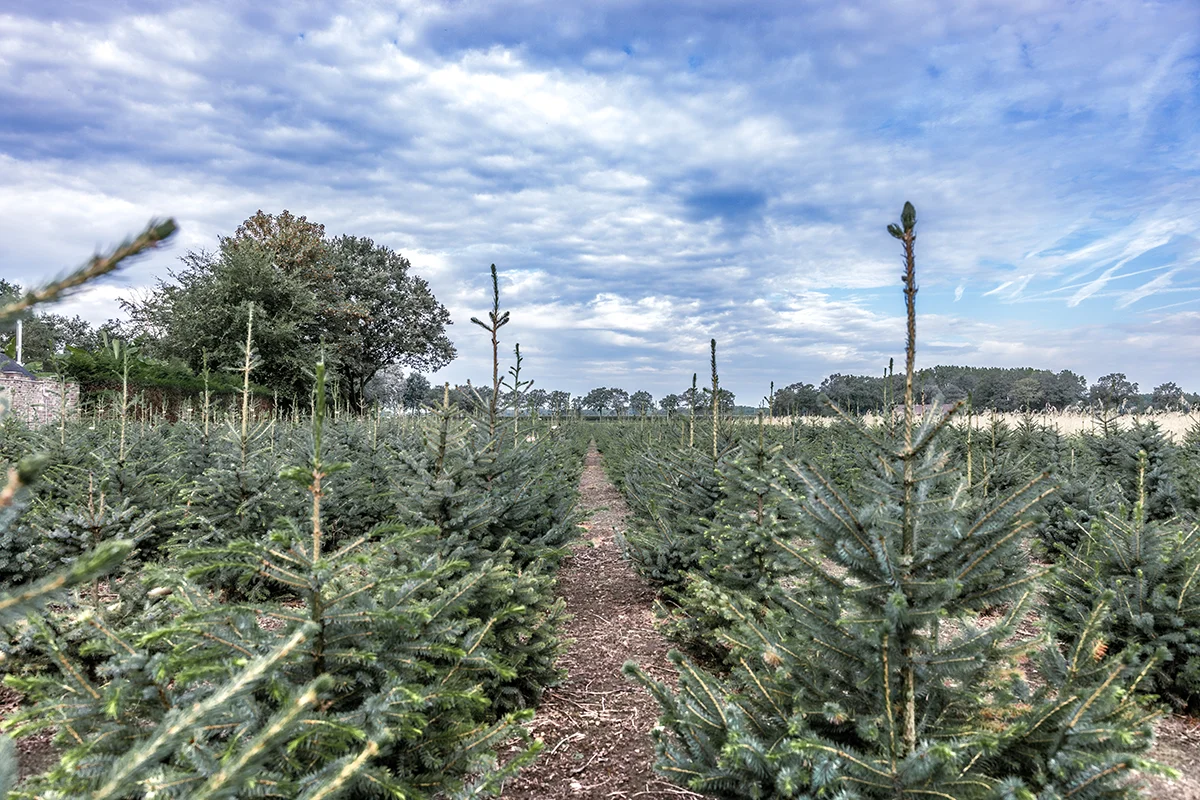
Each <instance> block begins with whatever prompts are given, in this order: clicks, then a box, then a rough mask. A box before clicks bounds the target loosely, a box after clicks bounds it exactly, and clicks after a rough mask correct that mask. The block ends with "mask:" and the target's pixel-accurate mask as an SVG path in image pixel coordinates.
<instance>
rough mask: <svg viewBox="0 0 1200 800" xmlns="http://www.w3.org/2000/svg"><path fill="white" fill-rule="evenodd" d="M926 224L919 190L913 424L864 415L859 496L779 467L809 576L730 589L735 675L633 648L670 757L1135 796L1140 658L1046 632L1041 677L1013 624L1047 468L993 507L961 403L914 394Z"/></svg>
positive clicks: (827, 783)
mask: <svg viewBox="0 0 1200 800" xmlns="http://www.w3.org/2000/svg"><path fill="white" fill-rule="evenodd" d="M915 227H916V212H915V210H914V209H913V207H912V205H911V204H907V203H906V204H905V206H904V210H903V213H902V215H901V224H900V225H889V226H888V230H889V232H890V233H891V235H892V236H893V237H895V238H896V239H898V240H900V241H901V243H902V245H903V248H904V274H903V276H902V280H903V283H904V295H905V301H906V308H907V342H906V364H905V384H904V421H903V424H902V425H901V426H900V427H899V430H898V431H897V432H896V435H895V436H891V435H888V432H887V431H886V430H880V429H874V430H867V429H865V428H861V427H860V428H858V434H857V436H858V437H859V438H860V439H861V440H862V441H861V446H862V447H863V448H864V449H865V450H867V451H868V452H870V454H871V462H870V463H869V464H867V465H864V466H865V468H864V469H863V472H862V475H861V478H860V480H861V481H862V483H863V485H861V486H859V487H857V488H858V492H859V493H861V495H862V497H863V499H862V500H861V501H859V502H854V501H853V500H852V499H851V497H850V496H849V495H848V494H847V492H846V491H845V490H844V488H843V487H842V486H839V485H838V484H837V483H836V482H835V481H833V480H831V479H830V478H828V477H827V476H826V475H824V474H823V473H822V472H821V471H820V470H818V469H817V468H815V467H814V466H813V465H812V464H810V463H800V464H797V465H795V466H794V470H793V472H794V479H795V481H796V484H797V486H798V490H797V491H794V492H793V491H792V490H791V488H790V487H788V486H785V485H784V484H783V483H782V482H780V487H781V492H783V494H784V495H785V499H784V501H783V503H782V504H781V516H782V517H784V518H786V519H788V520H791V521H793V526H794V527H792V529H791V530H789V531H787V532H786V533H782V532H781V533H780V534H778V535H775V536H773V537H772V539H771V541H772V543H773V544H774V546H775V547H776V548H777V550H778V552H779V553H780V554H781V555H782V554H789V555H790V556H791V557H792V558H794V559H795V561H796V563H798V564H800V565H803V566H805V567H806V568H807V572H808V576H807V579H801V580H800V581H798V582H791V581H785V582H781V583H780V584H779V585H777V586H776V587H774V588H773V590H772V591H771V593H770V596H769V598H768V608H767V610H766V613H765V615H764V614H762V613H761V612H757V611H755V610H753V609H750V608H746V607H739V606H738V605H737V600H736V597H735V596H733V595H731V596H730V598H731V601H732V602H733V608H732V611H733V612H734V613H736V612H739V611H740V612H741V616H742V618H743V621H742V623H741V624H740V625H738V626H736V627H735V628H734V629H733V630H732V631H729V632H727V633H725V634H723V636H724V639H725V641H726V643H727V645H728V647H729V648H730V656H729V660H730V661H732V662H733V663H735V664H736V667H735V668H734V669H733V670H732V672H731V673H730V674H729V675H728V677H725V678H718V677H716V676H714V675H711V674H709V673H707V672H705V671H704V670H703V669H701V668H700V667H698V666H697V665H696V664H694V663H693V662H691V661H690V660H688V659H687V658H684V657H683V656H682V655H680V654H678V653H676V654H673V660H674V661H675V663H676V664H677V665H678V667H679V674H680V683H679V689H678V691H677V692H673V691H671V690H670V689H668V688H667V687H666V686H664V685H663V684H661V683H659V682H657V681H654V680H652V679H650V678H648V677H647V676H646V675H645V674H644V673H643V672H642V671H641V670H640V669H638V668H637V667H636V666H635V665H632V664H630V665H628V666H627V669H628V671H629V673H630V674H631V675H632V676H634V677H635V678H636V679H637V680H639V681H640V682H641V683H643V684H644V685H646V686H647V687H648V688H649V689H650V691H651V692H652V693H653V694H654V695H655V696H656V697H657V698H658V700H659V702H660V704H661V706H662V709H663V716H662V719H661V727H660V729H658V732H657V734H656V737H657V743H658V744H657V747H658V756H659V757H658V764H657V767H658V769H659V771H660V772H662V773H663V774H664V775H666V776H668V777H669V778H671V779H673V780H675V781H677V782H679V783H681V784H684V785H686V786H688V787H690V788H691V789H693V790H696V791H700V792H703V793H705V794H710V795H713V796H717V797H727V798H817V797H830V798H835V797H836V798H858V799H862V800H865V798H881V799H882V798H891V799H892V800H902V799H907V800H918V799H920V800H928V799H929V798H940V799H941V800H968V798H988V797H1003V798H1026V799H1031V798H1034V797H1035V796H1036V797H1041V798H1062V797H1072V798H1075V800H1087V799H1088V798H1100V797H1106V798H1107V797H1130V798H1132V797H1134V796H1135V791H1136V790H1135V789H1132V788H1127V787H1128V786H1129V785H1130V783H1131V779H1130V774H1129V770H1130V769H1132V768H1137V767H1145V766H1146V765H1147V762H1145V761H1143V760H1142V759H1141V757H1140V756H1139V755H1138V753H1140V752H1143V751H1144V750H1145V749H1147V748H1148V746H1149V742H1150V727H1149V720H1150V719H1151V718H1152V716H1153V715H1152V714H1147V713H1145V712H1144V711H1143V710H1142V709H1141V708H1140V707H1139V706H1138V704H1137V703H1136V702H1135V701H1134V700H1133V699H1132V698H1131V697H1130V695H1129V694H1128V692H1127V686H1128V684H1129V683H1130V682H1134V681H1136V678H1135V677H1130V674H1131V672H1132V671H1133V665H1132V662H1131V659H1130V658H1129V657H1127V656H1126V655H1120V656H1112V657H1108V658H1106V657H1103V656H1100V657H1099V658H1098V659H1094V658H1093V656H1092V654H1093V653H1096V652H1099V651H1098V650H1097V649H1094V648H1097V644H1098V639H1097V636H1098V631H1096V630H1095V629H1094V626H1093V627H1092V628H1085V630H1084V632H1083V633H1082V634H1081V636H1080V637H1079V639H1078V640H1077V641H1076V643H1075V645H1074V646H1073V647H1072V648H1071V649H1069V651H1068V653H1067V654H1066V655H1065V656H1064V655H1062V654H1060V653H1059V652H1058V651H1057V650H1053V649H1050V650H1047V651H1046V653H1045V657H1044V658H1043V663H1044V664H1045V669H1048V670H1051V673H1050V674H1052V675H1053V680H1052V683H1051V684H1049V685H1047V686H1046V687H1045V688H1044V689H1041V690H1039V691H1037V692H1035V691H1033V690H1032V689H1031V688H1030V687H1029V685H1028V684H1027V683H1026V682H1025V680H1024V678H1023V676H1022V673H1021V672H1020V669H1019V663H1020V659H1021V657H1022V656H1023V655H1024V654H1025V653H1026V652H1027V650H1028V649H1029V648H1028V646H1027V645H1022V644H1017V643H1013V642H1012V641H1011V638H1012V635H1013V633H1014V631H1015V629H1016V626H1017V624H1018V622H1020V621H1021V620H1022V619H1023V618H1024V617H1025V615H1026V613H1027V612H1028V611H1029V608H1030V603H1031V601H1032V599H1033V598H1034V596H1035V590H1036V582H1037V579H1038V578H1039V577H1040V575H1041V573H1040V572H1034V571H1031V570H1030V569H1029V568H1028V560H1027V558H1026V557H1025V556H1024V554H1023V552H1022V551H1021V548H1020V545H1021V543H1022V539H1023V537H1024V536H1025V534H1026V531H1027V530H1028V529H1029V527H1030V525H1031V512H1032V511H1033V510H1034V508H1035V507H1036V505H1037V503H1038V501H1039V500H1040V499H1041V498H1042V497H1044V496H1045V495H1046V494H1047V493H1048V492H1049V490H1048V489H1047V488H1046V487H1045V482H1044V481H1042V480H1041V479H1035V480H1034V481H1032V482H1030V483H1028V484H1027V485H1025V486H1023V487H1020V488H1018V489H1017V490H1016V491H1015V492H1013V493H1011V494H1009V495H1007V496H1001V497H999V498H997V499H995V500H993V502H992V503H990V504H989V505H987V506H982V507H981V506H980V505H979V503H978V502H977V501H976V500H975V499H974V498H972V497H971V496H970V495H969V493H968V492H966V491H965V480H964V479H963V476H962V475H961V474H959V469H958V468H957V466H956V465H955V464H954V463H953V462H952V461H951V453H952V451H951V449H950V448H949V447H948V446H947V445H946V444H945V443H944V441H943V440H944V438H945V437H944V436H943V433H944V431H945V428H946V425H947V423H948V421H949V417H950V415H946V416H941V415H938V414H930V415H928V416H925V417H924V418H923V419H918V417H917V414H916V413H915V409H914V405H915V403H914V387H913V373H914V361H915V356H916V314H915V311H916V307H915V299H916V294H917V285H916V276H915V256H914V245H915ZM952 413H953V412H952ZM789 496H790V500H789V499H788V498H789ZM805 544H810V549H808V550H807V551H806V549H805ZM810 585H812V586H815V587H816V588H815V589H810V588H809V587H810ZM996 607H1001V608H1003V609H1004V614H1003V616H1002V617H1001V618H1000V619H999V620H998V621H996V622H995V623H994V624H991V625H988V624H984V622H983V620H982V619H981V617H982V613H981V612H983V611H984V610H985V609H993V608H996ZM1094 613H1096V614H1099V613H1100V612H1099V611H1096V612H1094Z"/></svg>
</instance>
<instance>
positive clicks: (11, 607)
mask: <svg viewBox="0 0 1200 800" xmlns="http://www.w3.org/2000/svg"><path fill="white" fill-rule="evenodd" d="M175 230H176V227H175V223H174V221H173V220H167V221H166V222H161V223H158V222H152V223H150V225H149V226H148V227H147V228H146V229H145V230H144V231H142V233H141V234H139V235H138V236H137V237H135V238H133V239H130V240H127V241H125V242H123V243H122V244H121V245H120V246H118V247H117V248H115V249H114V250H113V251H112V252H111V253H109V254H107V255H96V256H94V257H93V258H92V259H91V260H89V261H88V263H87V264H85V265H84V266H83V267H81V268H79V269H77V270H75V271H73V272H71V273H69V274H67V275H65V276H64V277H62V278H60V279H58V280H55V281H52V282H50V283H48V284H46V285H45V286H42V287H40V288H37V289H33V290H31V291H29V292H27V293H26V294H25V295H23V296H22V297H20V298H19V299H17V300H15V301H13V302H10V303H7V304H5V305H4V306H2V307H0V325H7V324H9V323H11V322H13V321H14V320H16V319H17V318H18V317H19V316H20V315H22V314H24V313H27V312H28V311H29V310H30V309H32V308H33V307H35V306H37V305H39V304H42V303H48V302H53V301H55V300H58V299H61V298H63V297H65V296H67V295H69V294H70V293H72V292H73V291H75V290H77V289H78V288H79V287H81V286H84V285H85V284H87V283H88V282H90V281H93V280H95V279H96V278H99V277H101V276H103V275H106V274H109V273H111V272H113V271H114V270H116V269H118V268H119V267H120V266H121V265H122V263H123V262H126V261H128V260H130V259H133V258H135V257H137V256H138V255H140V254H142V253H145V252H147V251H149V250H152V249H154V248H156V247H158V246H160V245H161V244H162V243H164V242H166V241H168V240H169V239H170V238H171V236H173V235H174V233H175ZM8 410H9V406H8V403H7V401H5V400H0V423H2V422H3V420H4V417H5V416H6V415H7V413H8ZM61 444H62V440H60V445H61ZM47 461H48V460H47V459H46V458H45V457H44V456H40V455H33V456H25V457H23V458H21V459H19V460H18V461H17V463H15V464H13V465H12V466H9V467H8V469H7V471H6V475H5V478H4V483H3V485H2V486H0V541H3V540H5V539H6V538H7V537H8V536H9V534H10V532H11V531H12V530H13V529H14V528H15V527H17V526H19V524H20V518H21V514H22V512H23V511H24V510H25V508H26V507H27V505H28V502H29V487H30V485H31V484H33V483H34V482H35V481H36V480H37V479H38V478H39V477H40V475H41V473H42V472H43V471H44V469H45V468H46V466H47ZM132 549H133V542H131V541H129V540H126V539H110V540H108V541H105V542H103V543H101V544H100V545H99V546H97V547H96V548H95V549H94V550H92V551H90V552H88V553H84V554H82V555H80V556H79V557H78V558H76V559H75V560H74V561H73V562H72V563H71V564H70V565H69V566H66V567H62V568H60V569H58V570H56V571H54V572H52V573H51V574H49V575H45V576H43V577H41V578H40V579H37V580H32V581H25V582H22V580H20V579H18V580H17V581H15V582H14V581H4V582H3V583H0V627H2V628H3V629H5V630H6V631H10V632H11V631H12V630H14V628H16V627H17V626H27V625H28V624H29V623H30V620H33V621H35V623H36V620H37V619H38V617H39V615H40V613H41V612H42V610H43V609H44V608H45V606H46V604H47V603H48V602H49V601H52V600H60V599H62V597H63V595H64V594H65V593H66V592H67V591H68V590H70V589H71V588H72V587H75V586H80V585H86V584H89V583H91V582H93V581H95V580H96V579H97V578H99V577H100V576H102V575H104V574H106V573H108V572H110V571H111V570H113V569H114V568H115V567H117V566H118V565H119V564H120V563H121V561H122V560H123V559H124V558H125V557H126V556H127V555H128V554H129V552H130V551H131V550H132ZM10 574H11V573H10ZM24 574H27V573H25V572H24V571H21V572H18V573H16V576H17V577H18V578H19V577H20V576H22V575H24ZM0 729H2V730H3V733H2V734H0V795H6V796H7V795H8V793H9V792H10V791H11V790H12V789H13V788H14V787H15V786H16V783H17V777H18V758H17V749H16V746H15V744H14V743H13V740H12V739H11V738H10V737H9V735H8V732H9V731H10V730H11V729H12V724H11V723H7V722H6V723H5V724H4V725H3V726H0Z"/></svg>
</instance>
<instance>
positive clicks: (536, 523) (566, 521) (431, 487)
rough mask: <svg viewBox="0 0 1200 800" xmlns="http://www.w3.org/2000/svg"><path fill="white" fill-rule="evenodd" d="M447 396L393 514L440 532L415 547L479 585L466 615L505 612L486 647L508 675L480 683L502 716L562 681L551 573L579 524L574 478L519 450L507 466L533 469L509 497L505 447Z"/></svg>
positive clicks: (427, 422)
mask: <svg viewBox="0 0 1200 800" xmlns="http://www.w3.org/2000/svg"><path fill="white" fill-rule="evenodd" d="M449 394H450V392H449V384H447V385H446V386H445V387H444V389H443V396H442V403H441V404H440V405H439V406H437V407H436V408H434V409H432V410H431V411H432V413H430V414H429V415H427V416H426V417H425V418H424V419H423V420H422V425H421V428H420V433H421V435H422V439H423V446H422V447H416V448H411V449H409V450H408V451H406V452H405V453H403V454H402V459H403V461H402V464H401V465H400V466H399V468H398V469H397V470H396V473H397V477H396V480H395V484H394V487H393V489H394V493H395V495H396V496H400V497H404V498H406V499H405V502H404V503H403V504H402V506H399V507H397V510H396V511H397V519H398V520H400V521H401V522H403V523H405V524H408V525H410V526H418V525H420V526H431V527H433V528H434V529H435V530H436V535H435V536H432V537H429V538H427V539H425V540H422V541H421V542H415V543H414V546H415V547H417V548H418V549H420V550H421V551H422V552H428V553H430V554H437V555H438V556H439V557H441V558H443V559H446V560H447V561H449V562H452V563H455V564H458V565H460V568H461V570H462V571H464V572H466V571H474V572H476V573H479V574H481V575H482V576H483V577H482V579H481V580H480V581H479V582H478V584H477V587H476V591H475V592H474V593H473V594H472V595H471V596H470V597H467V598H466V599H465V601H464V602H465V603H467V613H468V614H469V615H470V616H480V615H483V614H484V613H485V610H486V609H488V608H492V609H495V608H497V607H500V608H503V609H505V612H504V613H502V614H494V611H493V612H492V614H494V616H492V625H491V627H490V628H489V630H488V632H487V635H486V637H485V641H484V644H485V646H487V647H489V648H490V649H492V650H493V651H494V652H496V653H497V655H498V657H499V658H501V659H502V660H503V661H504V663H505V664H506V665H507V667H508V668H509V669H508V670H507V671H505V672H504V673H496V674H492V675H489V676H483V684H484V688H485V693H486V695H487V696H488V697H489V698H490V699H491V700H492V702H493V703H494V705H495V707H496V708H497V709H503V710H512V709H515V708H524V707H529V706H532V705H534V704H535V703H536V702H537V700H538V698H539V697H540V696H541V692H542V690H543V689H544V688H545V687H546V686H547V685H550V684H553V683H556V682H557V681H558V680H559V678H560V677H561V670H559V668H558V667H557V664H556V662H557V660H558V655H559V654H560V652H561V650H562V646H563V645H562V642H561V640H560V638H559V636H558V629H557V627H558V624H559V622H560V621H561V619H562V617H563V614H564V609H565V604H564V601H563V600H562V599H561V598H555V597H554V591H553V582H554V578H553V572H554V569H555V568H556V567H557V565H558V562H559V560H560V558H561V555H562V550H561V546H562V544H563V543H564V542H565V540H566V538H567V537H568V536H570V535H571V534H572V531H573V529H574V527H575V522H576V520H577V516H576V514H575V513H574V512H573V510H572V509H571V503H572V500H573V495H572V493H571V492H570V491H569V490H568V488H567V486H566V483H567V481H569V480H570V475H571V473H570V472H569V471H567V470H563V469H562V468H561V464H560V463H559V460H558V459H555V458H546V455H547V454H546V453H540V454H536V457H535V454H534V453H532V451H533V450H534V449H535V448H534V447H522V448H519V450H518V451H517V452H515V453H512V454H511V457H519V458H524V459H526V460H527V463H521V464H519V465H517V466H518V467H520V469H514V482H515V481H516V480H518V479H519V481H520V485H514V486H511V487H510V486H509V485H508V483H507V480H508V478H507V475H506V474H505V473H504V472H503V471H500V470H498V467H497V465H496V457H495V452H494V445H496V444H499V443H498V442H494V441H492V440H488V439H487V438H486V435H485V436H484V437H482V438H483V443H482V445H481V444H480V442H479V439H480V437H479V434H478V427H477V426H475V425H473V424H471V423H470V422H468V421H466V420H464V419H462V418H461V416H460V414H459V412H458V411H457V410H456V409H455V408H454V407H453V406H452V405H451V403H450V397H449ZM539 446H548V445H539ZM508 457H510V456H509V455H505V456H504V458H508ZM571 457H572V458H574V457H575V454H574V453H571ZM535 458H536V459H544V460H545V463H546V464H547V467H546V471H545V473H544V474H543V472H542V471H541V470H538V469H536V464H537V461H536V460H535ZM556 465H558V468H557V469H556ZM555 472H558V473H559V474H558V475H556V474H554V473H555ZM564 473H565V475H566V476H567V480H563V477H562V476H563V474H564ZM497 476H498V477H497ZM518 476H519V477H518ZM489 478H491V479H492V490H491V491H489V490H488V482H489ZM498 598H503V601H502V602H498Z"/></svg>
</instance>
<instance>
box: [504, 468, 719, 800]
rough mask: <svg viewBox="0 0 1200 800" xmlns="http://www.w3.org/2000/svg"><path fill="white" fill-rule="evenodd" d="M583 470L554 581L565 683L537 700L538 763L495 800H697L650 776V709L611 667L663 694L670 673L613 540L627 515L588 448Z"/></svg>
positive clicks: (654, 709) (654, 710) (645, 599)
mask: <svg viewBox="0 0 1200 800" xmlns="http://www.w3.org/2000/svg"><path fill="white" fill-rule="evenodd" d="M584 463H585V467H584V470H583V476H582V478H580V481H579V494H580V504H581V505H582V507H583V509H584V510H585V511H586V512H588V513H589V514H590V516H589V517H588V522H586V523H585V524H584V527H585V528H586V529H587V532H586V534H585V535H584V537H583V538H582V539H581V540H580V541H579V542H577V543H576V545H575V546H574V548H573V553H572V555H571V556H570V557H569V558H568V559H567V560H566V561H564V563H563V566H562V569H561V570H560V572H559V578H558V592H559V594H560V595H561V596H562V597H564V598H566V601H567V612H568V613H569V614H571V619H570V620H569V621H568V622H567V624H566V629H565V631H564V632H563V635H564V636H565V637H567V638H570V639H573V640H574V641H573V643H572V644H571V646H570V647H569V649H568V650H567V652H566V654H565V655H564V656H563V659H562V662H561V665H562V666H563V667H564V668H566V670H567V676H568V677H567V679H566V680H565V681H564V682H563V684H562V685H561V686H557V687H555V688H553V689H550V690H548V691H547V692H546V694H545V696H544V697H543V698H542V704H541V706H540V707H539V708H538V712H537V717H536V718H535V719H534V721H533V722H532V723H531V724H530V725H529V728H530V730H531V731H532V732H533V735H534V736H536V737H537V738H539V739H541V740H542V741H543V742H544V743H545V749H544V750H543V751H542V754H541V757H540V758H539V759H538V760H537V762H536V763H535V764H533V765H532V766H531V767H529V768H527V769H525V770H524V771H522V772H521V774H520V775H519V776H518V777H517V779H516V780H514V781H513V782H512V783H511V784H509V785H508V786H507V787H506V788H505V791H504V794H503V795H502V797H503V798H504V800H535V798H536V799H537V800H556V798H610V799H611V800H622V799H628V800H632V798H638V800H659V799H660V798H673V799H674V800H678V798H681V797H700V795H696V794H693V793H691V792H688V791H687V790H685V789H681V788H679V787H677V786H674V785H672V784H670V783H667V782H666V781H664V780H662V779H661V778H659V777H657V776H656V775H654V773H653V772H652V771H651V764H652V763H653V761H654V745H653V743H652V742H651V741H650V737H649V735H648V731H649V730H650V729H651V728H652V727H654V724H655V722H656V721H657V718H658V704H657V703H655V701H654V699H653V698H652V697H650V695H649V694H647V693H646V692H645V691H643V690H642V689H641V688H640V687H638V686H636V685H635V684H633V683H631V682H630V681H629V680H628V679H626V678H625V676H624V675H622V674H621V665H622V664H624V663H625V662H626V661H629V660H632V661H635V662H637V663H638V664H640V665H641V666H642V668H643V669H645V670H646V672H648V673H649V674H651V675H653V676H654V677H656V678H659V679H660V680H664V681H667V682H669V683H672V684H673V683H674V680H675V675H674V670H673V669H672V667H671V664H670V662H669V661H668V660H667V650H668V649H669V648H668V645H667V643H666V641H665V640H664V639H663V637H662V636H661V635H660V634H659V633H658V631H657V630H655V628H654V612H653V610H652V604H653V602H654V592H653V591H652V590H651V589H650V588H649V587H648V586H647V585H646V584H645V583H644V582H643V581H642V580H641V578H639V577H638V576H637V575H636V574H635V573H634V572H633V570H632V569H631V568H630V566H629V564H628V562H626V561H625V559H624V558H623V557H622V556H621V551H620V549H619V548H618V547H617V543H616V541H614V539H613V533H614V532H615V531H617V530H624V527H625V524H626V518H627V517H628V516H629V509H628V508H627V507H626V505H625V501H624V500H623V499H622V498H621V495H620V494H619V493H618V492H617V489H616V487H614V486H613V485H612V483H611V482H610V481H609V480H608V477H607V476H606V475H605V474H604V469H603V467H602V466H601V464H602V461H601V457H600V454H599V453H598V452H596V447H595V445H592V446H591V447H590V448H589V449H588V454H587V458H586V461H585V462H584ZM597 509H598V510H597ZM593 512H594V513H593Z"/></svg>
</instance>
